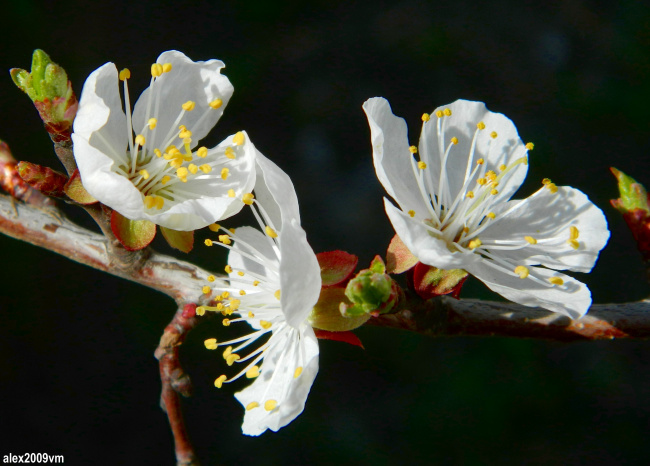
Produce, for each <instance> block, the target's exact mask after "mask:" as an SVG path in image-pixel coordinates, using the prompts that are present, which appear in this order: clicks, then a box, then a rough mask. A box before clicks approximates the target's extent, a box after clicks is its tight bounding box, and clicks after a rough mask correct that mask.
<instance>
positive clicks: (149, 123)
mask: <svg viewBox="0 0 650 466" xmlns="http://www.w3.org/2000/svg"><path fill="white" fill-rule="evenodd" d="M157 124H158V120H156V119H155V118H149V121H147V126H148V127H149V129H154V128H155V127H156V125H157Z"/></svg>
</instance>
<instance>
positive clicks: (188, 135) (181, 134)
mask: <svg viewBox="0 0 650 466" xmlns="http://www.w3.org/2000/svg"><path fill="white" fill-rule="evenodd" d="M178 137H179V138H181V139H188V138H191V137H192V131H190V130H189V129H184V130H182V131H180V132H179V133H178ZM188 142H189V141H188ZM183 143H185V141H183Z"/></svg>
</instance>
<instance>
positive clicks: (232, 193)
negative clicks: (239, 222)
mask: <svg viewBox="0 0 650 466" xmlns="http://www.w3.org/2000/svg"><path fill="white" fill-rule="evenodd" d="M235 195H236V194H235V190H234V189H229V190H228V197H235Z"/></svg>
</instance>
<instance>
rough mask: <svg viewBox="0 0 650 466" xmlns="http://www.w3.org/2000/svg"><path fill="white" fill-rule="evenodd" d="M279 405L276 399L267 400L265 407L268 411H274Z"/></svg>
mask: <svg viewBox="0 0 650 466" xmlns="http://www.w3.org/2000/svg"><path fill="white" fill-rule="evenodd" d="M277 406H278V402H277V401H275V400H267V401H266V402H265V403H264V409H266V410H267V411H273V410H274V409H275V408H276V407H277Z"/></svg>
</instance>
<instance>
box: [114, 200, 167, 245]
mask: <svg viewBox="0 0 650 466" xmlns="http://www.w3.org/2000/svg"><path fill="white" fill-rule="evenodd" d="M111 230H113V234H114V235H115V237H116V238H117V240H118V241H119V242H120V243H121V244H122V246H124V247H125V248H126V249H127V250H129V251H138V250H140V249H144V248H146V247H147V246H149V244H151V242H152V241H153V239H154V238H155V236H156V224H155V223H153V222H150V221H149V220H131V219H128V218H126V217H124V216H123V215H122V214H120V213H119V212H117V211H116V210H114V211H113V213H112V214H111Z"/></svg>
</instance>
